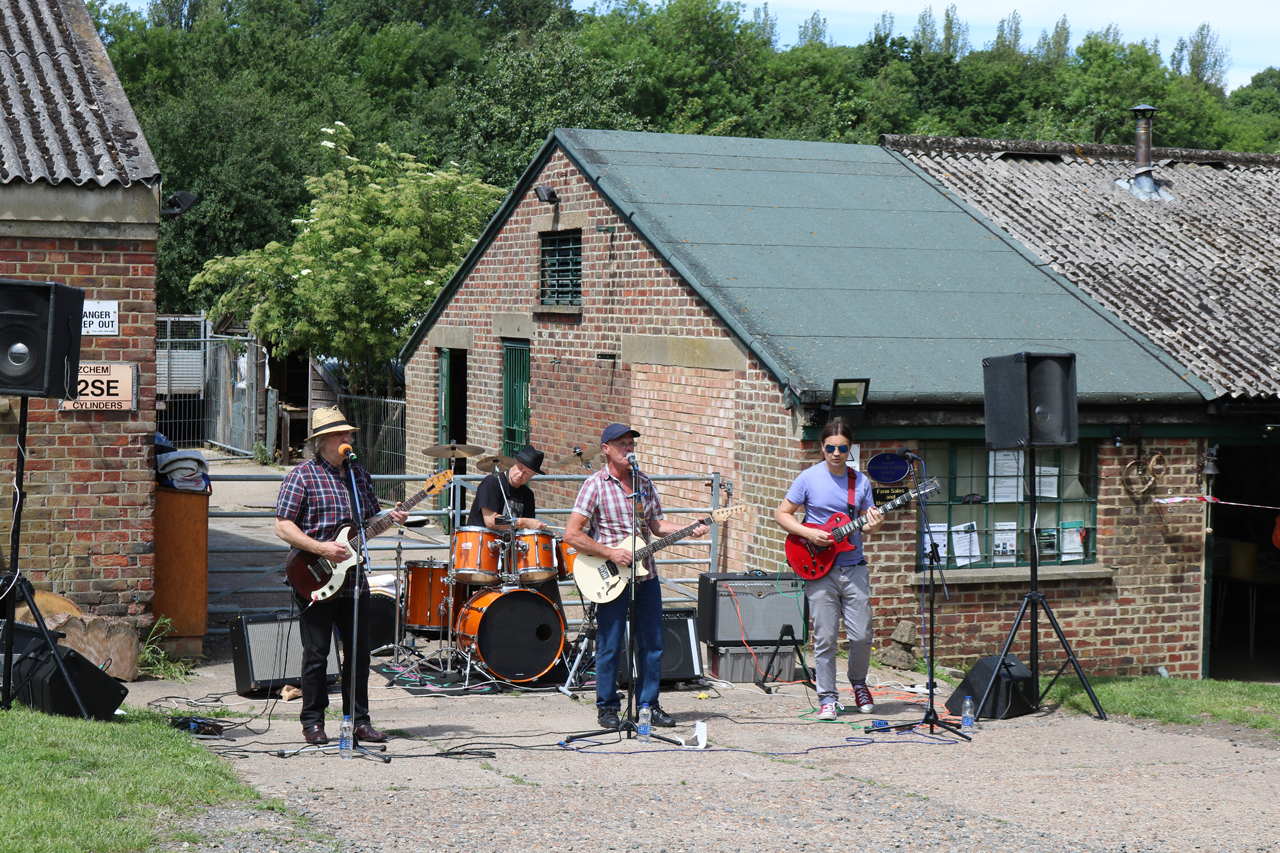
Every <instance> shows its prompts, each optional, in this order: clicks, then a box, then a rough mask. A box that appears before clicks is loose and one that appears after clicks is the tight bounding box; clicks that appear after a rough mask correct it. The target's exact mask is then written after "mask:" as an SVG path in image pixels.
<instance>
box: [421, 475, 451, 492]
mask: <svg viewBox="0 0 1280 853" xmlns="http://www.w3.org/2000/svg"><path fill="white" fill-rule="evenodd" d="M452 479H453V472H452V471H450V470H448V469H445V470H444V471H441V472H439V473H437V474H433V475H432V476H430V477H428V478H427V480H426V483H424V484H423V488H422V490H423V491H424V492H426V493H427V494H428V495H434V494H436V493H437V492H439V491H440V490H441V489H443V488H444V487H445V486H447V485H449V482H450V481H451V480H452Z"/></svg>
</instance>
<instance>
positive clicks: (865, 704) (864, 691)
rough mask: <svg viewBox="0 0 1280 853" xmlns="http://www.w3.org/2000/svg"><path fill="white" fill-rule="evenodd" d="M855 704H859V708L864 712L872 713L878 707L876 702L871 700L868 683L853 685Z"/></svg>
mask: <svg viewBox="0 0 1280 853" xmlns="http://www.w3.org/2000/svg"><path fill="white" fill-rule="evenodd" d="M853 704H855V705H857V706H858V710H859V711H861V712H862V713H864V714H870V713H871V712H872V711H874V710H875V709H876V703H875V702H873V701H872V700H871V691H870V690H869V689H868V688H867V685H865V684H855V685H853Z"/></svg>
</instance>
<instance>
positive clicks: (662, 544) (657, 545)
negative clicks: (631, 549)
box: [632, 516, 711, 564]
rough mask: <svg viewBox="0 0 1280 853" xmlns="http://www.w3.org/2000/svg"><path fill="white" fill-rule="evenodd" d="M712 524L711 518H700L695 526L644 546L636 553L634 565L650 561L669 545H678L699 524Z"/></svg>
mask: <svg viewBox="0 0 1280 853" xmlns="http://www.w3.org/2000/svg"><path fill="white" fill-rule="evenodd" d="M710 523H711V517H710V516H708V517H706V518H700V519H698V520H697V521H695V522H694V523H693V524H690V525H689V526H688V527H686V528H684V529H683V530H677V531H676V532H675V533H672V534H671V535H670V536H664V537H662V538H661V539H659V540H657V541H656V542H650V543H649V544H648V545H646V546H644V547H643V548H641V549H640V550H639V551H636V552H635V554H634V555H633V557H632V560H633V564H634V563H638V562H640V561H641V560H647V559H649V558H650V557H652V556H653V555H654V554H656V553H657V552H658V551H661V550H662V549H663V548H666V547H667V546H668V545H674V544H676V543H677V542H679V541H680V540H681V539H684V538H685V537H686V536H688V535H689V534H690V533H692V532H693V529H694V528H695V527H697V526H698V525H699V524H710Z"/></svg>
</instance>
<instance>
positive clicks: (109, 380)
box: [62, 361, 138, 412]
mask: <svg viewBox="0 0 1280 853" xmlns="http://www.w3.org/2000/svg"><path fill="white" fill-rule="evenodd" d="M77 391H78V392H79V395H80V396H79V399H76V400H63V401H62V411H64V412H83V411H109V412H133V411H137V409H138V368H137V365H133V364H122V363H120V362H118V361H113V362H100V361H90V362H83V361H82V362H80V381H79V382H78V383H77Z"/></svg>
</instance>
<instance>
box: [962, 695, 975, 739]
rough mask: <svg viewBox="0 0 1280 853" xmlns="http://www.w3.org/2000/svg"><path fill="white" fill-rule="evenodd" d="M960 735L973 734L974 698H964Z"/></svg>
mask: <svg viewBox="0 0 1280 853" xmlns="http://www.w3.org/2000/svg"><path fill="white" fill-rule="evenodd" d="M960 734H962V735H972V734H973V697H972V696H966V697H964V707H963V708H961V709H960Z"/></svg>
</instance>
